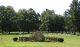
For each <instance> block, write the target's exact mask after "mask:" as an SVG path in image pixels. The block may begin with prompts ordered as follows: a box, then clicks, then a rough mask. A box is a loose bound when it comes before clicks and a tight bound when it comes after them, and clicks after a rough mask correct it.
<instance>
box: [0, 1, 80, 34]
mask: <svg viewBox="0 0 80 47" xmlns="http://www.w3.org/2000/svg"><path fill="white" fill-rule="evenodd" d="M17 31H20V32H23V33H24V32H28V33H30V32H31V31H48V32H55V33H57V32H60V33H61V32H70V33H71V32H72V33H76V32H79V33H80V2H79V1H78V0H73V1H72V3H71V4H70V9H67V10H66V11H65V12H64V16H62V15H58V14H56V13H55V11H54V10H49V9H45V10H43V12H42V13H41V14H39V13H38V12H36V11H35V10H34V9H32V8H30V9H28V10H27V9H19V11H18V12H16V11H15V10H14V8H13V7H12V6H6V7H5V6H3V5H2V6H0V32H1V33H2V34H4V32H9V34H10V32H17Z"/></svg>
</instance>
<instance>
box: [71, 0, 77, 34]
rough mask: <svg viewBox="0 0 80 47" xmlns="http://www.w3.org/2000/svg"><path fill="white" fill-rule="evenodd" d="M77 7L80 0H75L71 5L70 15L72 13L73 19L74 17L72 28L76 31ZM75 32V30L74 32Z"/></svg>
mask: <svg viewBox="0 0 80 47" xmlns="http://www.w3.org/2000/svg"><path fill="white" fill-rule="evenodd" d="M77 7H78V0H73V1H72V4H71V5H70V15H71V19H72V23H73V24H72V26H73V27H72V29H73V30H74V31H76V30H77V26H76V25H77V23H76V22H77V21H76V20H77ZM74 33H75V32H74Z"/></svg>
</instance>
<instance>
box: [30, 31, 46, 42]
mask: <svg viewBox="0 0 80 47" xmlns="http://www.w3.org/2000/svg"><path fill="white" fill-rule="evenodd" d="M31 38H32V40H33V41H42V42H43V41H45V37H44V35H43V33H42V32H34V33H32V36H31Z"/></svg>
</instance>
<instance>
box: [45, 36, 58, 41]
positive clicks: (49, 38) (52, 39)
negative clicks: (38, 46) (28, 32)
mask: <svg viewBox="0 0 80 47" xmlns="http://www.w3.org/2000/svg"><path fill="white" fill-rule="evenodd" d="M46 39H47V40H49V41H54V42H57V41H58V38H55V37H46Z"/></svg>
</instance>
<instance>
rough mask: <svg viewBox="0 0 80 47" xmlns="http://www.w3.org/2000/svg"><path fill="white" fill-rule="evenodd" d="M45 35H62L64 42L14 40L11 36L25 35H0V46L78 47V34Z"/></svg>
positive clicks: (58, 35) (79, 38)
mask: <svg viewBox="0 0 80 47" xmlns="http://www.w3.org/2000/svg"><path fill="white" fill-rule="evenodd" d="M44 35H45V36H46V37H62V38H64V42H63V43H60V42H14V41H13V37H19V36H30V34H26V35H0V47H80V36H76V35H69V34H55V33H54V34H53V33H49V34H44Z"/></svg>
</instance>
